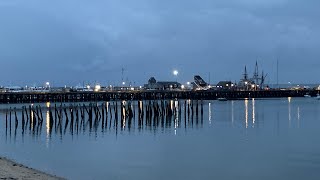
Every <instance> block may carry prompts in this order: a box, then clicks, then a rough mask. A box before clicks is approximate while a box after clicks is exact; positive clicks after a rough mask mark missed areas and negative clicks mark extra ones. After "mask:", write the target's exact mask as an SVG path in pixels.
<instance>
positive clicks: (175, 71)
mask: <svg viewBox="0 0 320 180" xmlns="http://www.w3.org/2000/svg"><path fill="white" fill-rule="evenodd" d="M172 73H173V75H174V76H176V81H177V82H178V78H177V77H178V74H179V71H178V70H173V72H172Z"/></svg>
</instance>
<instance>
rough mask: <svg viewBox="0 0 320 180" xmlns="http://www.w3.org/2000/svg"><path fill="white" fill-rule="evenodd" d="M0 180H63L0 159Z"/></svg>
mask: <svg viewBox="0 0 320 180" xmlns="http://www.w3.org/2000/svg"><path fill="white" fill-rule="evenodd" d="M2 179H8V180H9V179H11V180H13V179H19V180H31V179H48V180H63V178H59V177H56V176H52V175H49V174H46V173H43V172H40V171H37V170H35V169H31V168H28V167H26V166H24V165H22V164H18V163H15V162H13V161H11V160H8V159H6V158H2V157H0V180H2Z"/></svg>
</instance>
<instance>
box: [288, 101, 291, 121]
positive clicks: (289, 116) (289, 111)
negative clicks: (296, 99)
mask: <svg viewBox="0 0 320 180" xmlns="http://www.w3.org/2000/svg"><path fill="white" fill-rule="evenodd" d="M288 119H289V127H291V97H288Z"/></svg>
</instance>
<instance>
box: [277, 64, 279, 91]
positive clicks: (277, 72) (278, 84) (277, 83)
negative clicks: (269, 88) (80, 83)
mask: <svg viewBox="0 0 320 180" xmlns="http://www.w3.org/2000/svg"><path fill="white" fill-rule="evenodd" d="M277 88H279V59H277Z"/></svg>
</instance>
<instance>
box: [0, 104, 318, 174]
mask: <svg viewBox="0 0 320 180" xmlns="http://www.w3.org/2000/svg"><path fill="white" fill-rule="evenodd" d="M171 103H172V104H170V105H171V106H172V108H173V109H175V108H176V109H177V113H176V114H174V115H173V117H172V119H171V120H170V121H169V120H167V121H166V120H165V121H164V124H162V123H161V118H160V120H159V121H158V123H152V124H149V125H148V124H146V123H145V121H144V122H143V124H142V125H141V124H140V125H139V123H138V119H139V118H138V117H137V116H138V115H137V114H138V113H137V110H136V112H135V113H136V114H135V116H136V117H135V118H133V119H132V122H131V124H130V125H129V123H128V120H127V121H124V122H122V123H120V120H119V124H118V126H115V125H114V124H111V125H110V124H108V126H104V127H102V126H101V124H99V125H98V126H97V127H93V128H90V126H88V124H85V126H84V127H85V128H84V129H83V128H82V126H81V128H78V129H77V130H76V128H74V130H71V128H70V127H69V126H68V127H67V128H66V129H65V127H64V126H63V128H62V130H59V128H53V129H52V132H50V129H49V127H48V124H47V121H48V118H50V117H49V116H48V113H47V112H46V109H43V116H44V123H43V125H42V129H41V128H40V129H39V130H38V132H36V131H33V130H32V129H31V130H30V129H29V127H28V128H26V129H25V131H24V133H22V128H21V113H20V112H18V121H19V125H18V127H17V129H15V127H14V116H13V115H12V129H11V134H10V130H9V129H6V123H5V119H6V115H5V111H4V110H2V111H0V115H1V116H0V118H1V119H0V143H1V146H0V156H6V157H9V158H11V159H14V160H16V161H18V162H21V163H24V164H26V165H28V166H31V167H33V168H37V169H40V170H43V171H46V172H49V173H53V174H56V175H58V176H63V177H66V178H68V179H146V180H147V179H190V180H191V179H230V180H231V179H246V180H247V179H268V180H269V179H271V178H275V179H297V180H300V179H319V178H320V171H319V170H320V143H319V137H320V101H317V100H315V99H313V98H283V99H272V100H259V99H255V100H243V101H227V102H220V101H204V102H203V115H202V116H201V113H199V114H198V116H196V114H194V117H193V118H192V117H191V115H190V116H189V117H188V116H187V115H186V117H185V115H184V114H185V113H184V101H182V102H180V104H179V106H181V113H179V107H177V106H178V103H177V102H174V101H172V102H171ZM43 106H45V104H43ZM136 106H137V102H133V107H134V108H136ZM8 107H9V106H8V105H1V106H0V108H1V109H5V108H8ZM199 112H200V109H199ZM108 118H109V119H108V122H109V121H110V116H109V117H108ZM113 119H114V117H113ZM111 122H112V123H113V122H114V120H112V121H111ZM100 123H101V122H100ZM32 128H33V127H32Z"/></svg>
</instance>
